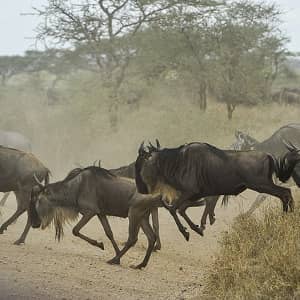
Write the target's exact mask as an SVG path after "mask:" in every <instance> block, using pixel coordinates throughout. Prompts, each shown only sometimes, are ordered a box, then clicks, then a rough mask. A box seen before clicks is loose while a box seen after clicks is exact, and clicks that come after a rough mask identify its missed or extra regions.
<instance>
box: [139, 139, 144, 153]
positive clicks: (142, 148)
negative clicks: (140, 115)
mask: <svg viewBox="0 0 300 300" xmlns="http://www.w3.org/2000/svg"><path fill="white" fill-rule="evenodd" d="M144 144H145V141H143V142H142V143H141V145H140V147H139V154H141V153H143V152H145V146H144Z"/></svg>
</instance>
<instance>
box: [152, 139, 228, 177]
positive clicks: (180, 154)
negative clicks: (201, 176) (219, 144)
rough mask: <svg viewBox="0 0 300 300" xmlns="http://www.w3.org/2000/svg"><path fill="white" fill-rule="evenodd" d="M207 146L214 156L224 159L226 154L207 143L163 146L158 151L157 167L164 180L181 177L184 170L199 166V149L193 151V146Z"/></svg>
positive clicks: (188, 170) (187, 170)
mask: <svg viewBox="0 0 300 300" xmlns="http://www.w3.org/2000/svg"><path fill="white" fill-rule="evenodd" d="M203 146H205V147H208V148H209V149H210V151H212V152H213V153H214V154H215V155H216V156H218V157H220V159H222V160H226V159H227V156H226V153H225V152H224V151H222V150H221V149H218V148H216V147H214V146H212V145H210V144H207V143H197V142H193V143H189V144H185V145H181V146H179V147H178V148H171V149H168V148H165V149H162V150H160V151H159V152H158V159H157V167H158V170H159V171H160V172H161V173H160V174H159V175H160V176H162V177H163V178H164V179H165V180H166V181H168V179H169V178H174V177H177V178H179V177H182V176H184V173H185V172H190V171H191V169H192V168H197V166H199V155H201V151H198V149H196V151H193V147H197V148H198V147H199V148H200V147H203Z"/></svg>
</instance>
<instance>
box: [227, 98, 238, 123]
mask: <svg viewBox="0 0 300 300" xmlns="http://www.w3.org/2000/svg"><path fill="white" fill-rule="evenodd" d="M226 106H227V117H228V120H232V115H233V112H234V110H235V107H236V105H235V104H232V103H229V102H227V103H226Z"/></svg>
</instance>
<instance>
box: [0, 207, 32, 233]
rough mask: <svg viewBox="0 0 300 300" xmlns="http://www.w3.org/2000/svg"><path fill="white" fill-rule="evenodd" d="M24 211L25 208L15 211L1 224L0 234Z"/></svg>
mask: <svg viewBox="0 0 300 300" xmlns="http://www.w3.org/2000/svg"><path fill="white" fill-rule="evenodd" d="M25 211H26V208H18V209H17V211H16V212H15V213H14V214H13V215H12V216H11V217H10V218H9V219H8V220H7V221H6V222H5V223H3V224H2V226H1V227H0V234H2V233H3V232H4V231H5V230H7V227H8V226H9V225H10V224H12V223H13V222H14V221H16V220H17V219H18V218H19V217H20V216H21V215H22V214H23V213H24V212H25Z"/></svg>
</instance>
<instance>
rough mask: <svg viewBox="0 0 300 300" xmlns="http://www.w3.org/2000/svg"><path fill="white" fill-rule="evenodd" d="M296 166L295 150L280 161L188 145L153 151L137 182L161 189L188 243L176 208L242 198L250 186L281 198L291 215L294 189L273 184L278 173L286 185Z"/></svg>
mask: <svg viewBox="0 0 300 300" xmlns="http://www.w3.org/2000/svg"><path fill="white" fill-rule="evenodd" d="M138 159H139V158H138ZM138 159H137V161H138ZM298 162H300V154H299V151H298V149H294V148H293V149H292V148H291V149H290V151H289V152H288V153H286V154H285V155H284V156H283V157H281V158H280V159H276V158H275V157H274V156H272V155H271V154H267V153H264V152H259V151H246V152H244V151H234V150H220V149H218V148H216V147H214V146H212V145H210V144H206V143H190V144H186V145H182V146H180V147H178V148H172V149H162V150H159V151H156V152H153V153H152V154H151V155H150V156H149V157H148V158H147V159H145V160H143V163H142V165H141V166H140V168H139V170H137V169H136V173H137V175H136V178H137V186H138V187H139V188H142V189H143V188H144V187H145V186H146V187H147V189H148V191H150V192H151V193H153V192H157V191H158V190H159V191H161V193H162V195H163V202H164V203H165V207H166V208H168V209H169V211H170V213H171V215H172V216H173V218H174V220H175V222H176V224H177V226H178V229H179V231H180V232H181V233H182V234H183V236H184V237H185V238H186V239H188V232H187V231H186V228H185V227H183V225H182V223H181V222H180V220H179V218H178V216H177V214H176V210H177V209H178V208H180V207H181V206H182V205H184V204H186V203H190V202H193V201H194V200H196V199H200V198H203V197H207V196H215V195H238V194H240V193H241V192H243V191H244V190H246V189H247V188H249V189H252V190H254V191H257V192H259V193H268V194H270V195H273V196H276V197H278V198H279V199H280V200H281V201H282V204H283V210H284V211H285V212H287V211H288V208H290V210H291V211H292V210H293V207H294V201H293V197H292V195H291V191H290V189H288V188H284V187H281V186H278V185H276V184H274V182H273V180H272V176H273V174H275V175H276V177H278V178H279V179H280V181H282V182H285V181H287V180H288V179H289V178H290V176H291V175H292V173H293V170H294V167H295V165H296V164H297V163H298ZM167 190H172V196H171V197H170V196H169V195H170V193H169V194H168V193H165V191H167ZM166 202H168V203H166ZM185 220H186V221H187V222H188V224H189V226H190V227H191V229H193V230H195V229H196V230H195V231H196V232H198V231H197V225H195V224H194V223H193V222H192V221H191V220H190V219H189V218H188V217H187V216H186V218H185Z"/></svg>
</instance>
